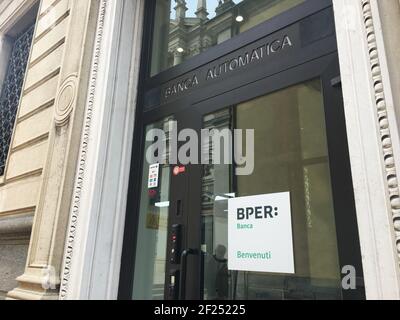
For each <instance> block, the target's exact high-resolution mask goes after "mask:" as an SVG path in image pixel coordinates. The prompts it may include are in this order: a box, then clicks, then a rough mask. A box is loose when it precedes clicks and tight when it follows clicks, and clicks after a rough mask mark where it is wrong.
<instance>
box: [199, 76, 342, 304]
mask: <svg viewBox="0 0 400 320" xmlns="http://www.w3.org/2000/svg"><path fill="white" fill-rule="evenodd" d="M204 127H205V128H207V129H212V128H218V129H221V128H237V129H243V130H246V129H254V130H255V150H256V151H255V170H254V173H253V174H252V175H249V176H234V175H233V174H232V173H233V170H232V168H231V167H230V166H224V165H218V166H213V165H205V166H204V169H203V172H204V173H203V198H202V201H203V202H202V203H203V206H202V225H203V228H202V250H203V255H204V289H203V291H204V292H203V293H204V298H205V299H207V300H214V299H218V300H221V299H233V300H234V299H261V300H264V299H278V300H282V299H285V300H287V299H341V298H342V293H341V281H340V268H339V258H338V248H337V238H336V225H335V219H334V208H333V200H332V190H331V181H330V169H329V159H328V147H327V137H326V128H325V114H324V106H323V100H322V91H321V84H320V81H319V79H317V80H313V81H309V82H306V83H304V84H300V85H297V86H293V87H290V88H288V89H284V90H281V91H278V92H276V93H273V94H270V95H267V96H264V97H261V98H258V99H254V100H251V101H249V102H245V103H242V104H240V105H238V106H236V107H233V108H229V109H226V110H223V111H219V112H217V113H213V114H211V115H208V116H207V117H205V119H204ZM243 140H244V141H243V143H245V139H243ZM243 149H244V150H245V149H246V148H245V147H244V148H243ZM209 152H212V150H209ZM287 191H290V194H291V206H292V220H293V239H294V251H295V252H294V253H295V269H296V274H295V275H293V276H292V275H290V276H288V275H282V274H269V273H256V272H237V271H229V270H228V269H227V261H228V260H227V259H229V257H228V256H227V249H228V243H227V239H228V236H227V230H228V225H227V223H228V213H227V209H228V199H229V198H231V197H244V196H251V195H259V194H270V193H277V192H287Z"/></svg>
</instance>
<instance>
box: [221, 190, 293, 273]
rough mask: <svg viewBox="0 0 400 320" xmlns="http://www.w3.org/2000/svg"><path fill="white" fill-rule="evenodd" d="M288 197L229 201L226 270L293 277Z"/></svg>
mask: <svg viewBox="0 0 400 320" xmlns="http://www.w3.org/2000/svg"><path fill="white" fill-rule="evenodd" d="M290 208H291V206H290V193H289V192H284V193H275V194H266V195H258V196H250V197H242V198H234V199H229V201H228V215H229V218H228V219H229V220H228V225H229V227H228V248H229V249H228V254H229V256H228V268H229V270H237V271H253V272H268V273H284V274H294V273H295V266H294V252H293V233H292V215H291V209H290Z"/></svg>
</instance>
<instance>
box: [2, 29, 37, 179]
mask: <svg viewBox="0 0 400 320" xmlns="http://www.w3.org/2000/svg"><path fill="white" fill-rule="evenodd" d="M33 32H34V26H31V27H30V28H29V29H28V30H26V31H25V32H24V33H22V34H21V35H20V36H19V37H17V38H16V40H15V41H14V45H13V48H12V51H11V56H10V59H9V63H8V68H7V73H6V76H5V78H4V82H3V89H2V90H1V95H0V176H2V175H3V174H4V169H5V165H6V161H7V156H8V152H9V148H10V143H11V136H12V133H13V129H14V124H15V118H16V115H17V110H18V106H19V100H20V97H21V92H22V86H23V83H24V78H25V72H26V68H27V64H28V58H29V52H30V48H31V44H32V38H33Z"/></svg>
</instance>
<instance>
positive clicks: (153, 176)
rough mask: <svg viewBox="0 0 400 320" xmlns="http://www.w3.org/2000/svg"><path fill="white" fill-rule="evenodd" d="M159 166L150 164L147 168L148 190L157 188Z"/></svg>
mask: <svg viewBox="0 0 400 320" xmlns="http://www.w3.org/2000/svg"><path fill="white" fill-rule="evenodd" d="M159 173H160V164H159V163H156V164H152V165H151V166H150V168H149V184H148V185H149V189H153V188H158V178H159Z"/></svg>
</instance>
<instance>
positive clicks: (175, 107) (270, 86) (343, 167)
mask: <svg viewBox="0 0 400 320" xmlns="http://www.w3.org/2000/svg"><path fill="white" fill-rule="evenodd" d="M154 8H155V0H151V1H148V2H147V8H146V10H147V11H146V12H147V14H146V17H145V30H147V31H146V32H145V35H144V44H146V45H144V47H143V52H142V70H141V82H140V90H139V92H140V93H139V97H138V101H139V103H138V110H137V118H136V124H135V125H136V126H135V137H134V149H133V150H134V156H133V159H132V170H131V174H130V185H129V193H128V194H129V195H135V196H128V207H127V217H126V228H125V234H124V249H123V255H122V265H121V277H120V289H119V298H120V299H127V300H128V299H131V297H132V290H133V277H134V265H135V255H136V237H137V221H138V218H139V217H138V214H139V200H140V196H139V194H140V190H141V184H142V181H141V179H142V177H141V173H142V168H143V164H142V159H143V154H144V150H143V147H144V146H143V143H142V141H143V138H144V130H145V127H146V125H147V124H150V123H152V122H155V121H158V120H160V119H163V118H165V117H167V116H170V115H172V114H174V115H176V117H177V118H178V123H181V125H184V126H185V127H186V128H189V127H192V128H195V129H196V130H200V129H201V126H202V115H205V114H208V113H211V112H213V111H216V110H218V109H223V108H225V107H228V106H232V105H236V104H239V103H241V102H244V101H248V100H251V99H253V98H256V97H258V96H263V95H266V94H268V93H272V92H274V91H277V90H280V89H283V88H286V87H289V86H291V85H295V84H298V83H301V82H303V81H307V80H311V79H314V78H318V77H320V78H321V81H322V87H323V92H324V100H325V101H324V103H325V111H326V123H327V134H328V146H329V160H330V164H331V176H332V190H333V194H334V195H333V196H334V207H335V218H336V224H337V233H338V246H339V251H340V265H341V266H345V265H353V266H355V267H356V270H357V275H358V276H359V278H361V279H362V278H363V277H362V274H363V271H362V265H361V254H360V247H359V237H358V228H357V221H356V214H355V205H354V193H353V192H354V191H353V184H352V178H351V169H350V161H349V153H348V147H347V146H348V144H347V134H346V125H345V121H344V111H343V101H342V97H341V87H340V80H339V79H340V76H339V75H340V72H339V66H338V57H337V47H336V39H335V34H334V33H333V34H329V33H328V34H326V35H323V36H322V37H320V38H318V37H317V40H314V41H312V45H309V46H308V47H307V46H305V47H302V48H301V49H300V50H298V51H296V52H295V54H293V55H289V56H288V57H286V56H285V57H283V58H279V59H277V60H276V63H274V64H273V65H272V66H270V67H266V68H263V69H261V68H255V69H252V70H251V72H247V73H244V74H241V75H240V76H236V77H234V75H233V77H231V78H230V80H229V79H225V80H224V79H222V80H221V81H216V82H215V83H214V84H213V85H211V86H208V87H204V88H202V90H193V91H192V92H190V93H188V94H184V95H182V96H181V97H178V98H176V99H174V100H173V101H170V102H169V101H162V98H160V97H161V90H162V88H163V86H165V85H166V84H168V83H171V81H174V79H177V78H179V77H180V76H182V75H185V74H188V73H190V72H193V70H200V69H201V68H202V67H203V66H204V65H208V64H209V63H210V62H213V61H217V60H218V59H219V58H221V57H224V56H227V55H229V54H232V53H234V52H235V51H237V50H238V49H240V48H244V47H246V46H251V44H252V43H255V42H256V41H258V40H259V39H262V38H263V37H266V36H268V35H273V34H276V33H279V32H280V30H282V29H285V28H288V26H289V27H290V26H292V25H293V26H294V25H296V24H297V23H300V22H303V21H307V19H309V18H310V19H313V18H312V17H315V16H317V15H318V14H320V13H323V12H330V14H331V15H332V19H333V13H332V4H331V1H330V0H308V1H306V2H305V3H304V4H302V5H300V6H298V7H295V8H293V9H291V10H289V11H287V12H285V13H283V14H281V15H280V16H278V17H276V18H273V19H271V20H269V21H267V22H265V23H262V24H260V25H259V26H257V27H255V28H253V29H251V30H250V31H247V32H245V33H243V34H240V35H238V36H237V37H235V38H233V39H231V40H229V41H227V42H225V43H223V44H221V45H219V46H217V47H213V48H210V49H209V50H208V51H206V52H204V53H202V54H200V55H198V56H196V57H193V58H191V59H190V60H188V61H186V62H184V63H182V64H181V65H178V66H176V67H173V68H171V69H169V70H167V71H164V72H162V73H160V74H158V75H157V76H155V77H153V78H149V77H148V76H147V75H148V74H149V66H150V63H149V62H150V61H151V60H150V53H151V45H150V43H151V34H152V31H153V30H152V27H151V26H152V25H153V22H152V21H153V18H154V16H153V13H154ZM304 25H305V26H304ZM302 28H305V29H304V31H307V23H304V24H303V26H302ZM300 29H301V28H300ZM296 30H297V29H296ZM311 40H313V38H311ZM232 79H233V80H232ZM154 97H156V98H155V99H154ZM338 172H340V173H341V174H338ZM186 179H189V180H187V181H185V182H183V181H181V182H180V184H184V185H186V186H189V185H190V188H191V189H190V192H189V191H188V189H189V188H186V192H188V194H187V197H186V199H187V200H186V201H185V202H186V203H190V204H191V208H190V212H188V213H187V214H186V215H185V217H184V219H186V220H183V218H182V217H181V218H179V219H178V220H177V219H172V220H171V221H170V225H171V224H173V223H176V222H178V223H179V222H180V223H181V224H183V225H184V226H186V225H187V223H188V222H187V219H190V221H191V224H192V225H191V228H193V229H194V230H196V228H197V230H198V231H197V232H190V233H189V236H188V238H187V239H186V241H185V242H186V243H185V244H184V247H183V248H185V247H186V248H195V249H200V248H199V245H200V242H201V239H200V237H201V235H200V207H201V203H200V195H201V170H200V166H197V168H196V166H189V168H188V172H187V174H186ZM188 181H190V183H188ZM172 190H174V188H172ZM175 190H178V189H175ZM177 193H179V192H176V194H177ZM181 194H182V193H181ZM172 196H173V197H174V198H176V196H174V195H172ZM176 199H177V198H176ZM176 199H175V200H176ZM183 208H184V211H189V208H188V206H187V204H184V207H183ZM174 210H175V209H174V203H173V201H172V204H171V208H170V211H171V212H174ZM196 214H197V216H198V221H197V222H196V219H193V217H195V216H196ZM196 223H197V226H196ZM170 232H171V230H170V228H169V235H170ZM168 243H169V242H168ZM349 244H353V245H349ZM169 249H170V248H168V250H169ZM167 252H169V251H167ZM188 263H189V268H190V269H191V270H193V271H194V272H195V273H197V275H196V276H194V277H193V276H192V277H190V278H188V281H187V288H186V294H187V295H186V298H189V299H199V298H200V289H201V277H200V273H201V270H200V265H201V263H200V256H199V255H198V256H193V257H190V258H189V260H188ZM167 278H168V274H167ZM166 287H167V283H166ZM165 294H166V296H167V289H166V291H165ZM364 295H365V293H364V290H363V289H360V290H356V291H343V297H344V298H345V299H353V298H364Z"/></svg>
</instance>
